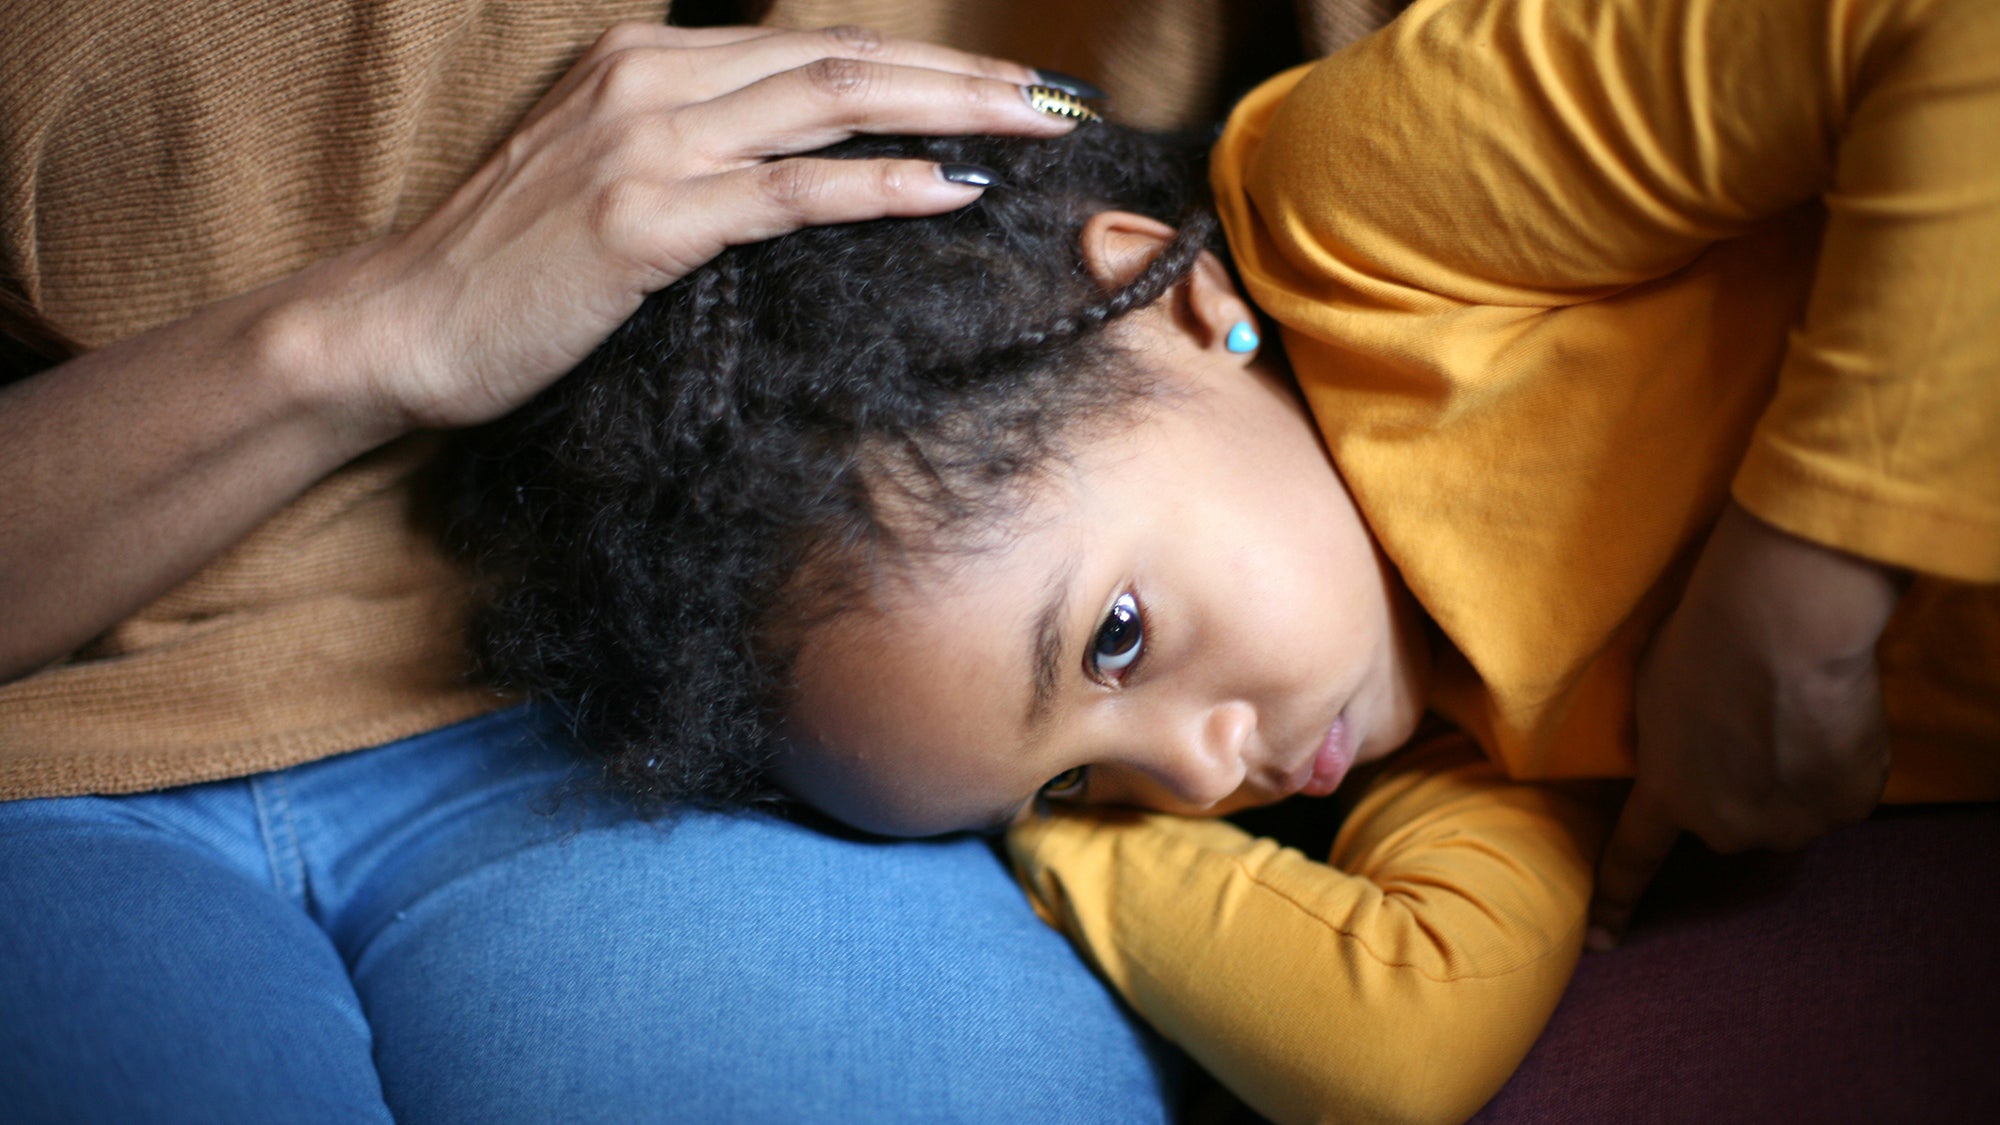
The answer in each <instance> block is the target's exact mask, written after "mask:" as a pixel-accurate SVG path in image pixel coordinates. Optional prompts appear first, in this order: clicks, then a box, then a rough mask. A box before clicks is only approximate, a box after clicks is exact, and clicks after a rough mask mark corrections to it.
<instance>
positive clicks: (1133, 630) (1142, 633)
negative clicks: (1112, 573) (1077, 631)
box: [1086, 594, 1146, 679]
mask: <svg viewBox="0 0 2000 1125" xmlns="http://www.w3.org/2000/svg"><path fill="white" fill-rule="evenodd" d="M1145 647H1146V627H1145V623H1144V622H1143V621H1142V620H1140V617H1139V600H1138V599H1137V598H1135V597H1133V596H1132V595H1130V594H1120V595H1118V600H1117V601H1116V602H1113V603H1112V605H1111V612H1110V613H1107V614H1105V615H1104V624H1102V625H1099V626H1098V627H1097V637H1096V639H1094V640H1092V641H1091V643H1090V654H1089V656H1088V657H1086V660H1087V662H1088V664H1089V666H1090V672H1091V674H1092V675H1093V676H1096V677H1097V678H1098V679H1116V678H1117V677H1118V675H1119V674H1120V673H1122V672H1124V671H1125V670H1126V669H1128V668H1130V667H1132V665H1134V664H1136V663H1138V661H1139V653H1140V652H1142V651H1143V650H1144V649H1145Z"/></svg>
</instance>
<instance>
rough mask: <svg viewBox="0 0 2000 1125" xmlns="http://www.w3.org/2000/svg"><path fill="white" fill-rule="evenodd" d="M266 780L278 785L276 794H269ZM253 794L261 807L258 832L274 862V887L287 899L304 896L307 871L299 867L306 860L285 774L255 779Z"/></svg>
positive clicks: (265, 851)
mask: <svg viewBox="0 0 2000 1125" xmlns="http://www.w3.org/2000/svg"><path fill="white" fill-rule="evenodd" d="M266 780H268V781H269V782H270V784H271V785H272V786H274V787H275V788H276V790H277V792H276V793H275V794H272V795H270V796H267V795H266V791H265V788H264V785H265V782H266ZM250 795H251V798H252V799H253V800H254V801H255V802H256V806H257V835H258V836H259V838H261V839H262V841H263V843H264V859H265V862H267V863H269V864H270V865H271V885H272V888H273V889H275V890H276V891H277V892H278V893H279V894H280V895H283V896H285V897H287V898H290V897H293V896H294V895H295V894H296V895H297V896H298V897H299V898H301V899H302V898H304V897H305V873H304V872H303V871H301V870H299V868H300V865H301V864H302V863H303V859H302V856H301V853H300V851H299V835H298V829H297V828H296V827H295V826H294V825H293V823H292V808H291V804H292V803H291V795H290V794H289V793H288V792H287V791H286V789H285V777H284V775H283V774H282V773H272V774H267V775H265V776H264V777H253V778H251V779H250ZM281 822H282V823H281ZM281 832H282V834H283V838H282V839H281V838H280V833H281ZM288 861H289V862H288Z"/></svg>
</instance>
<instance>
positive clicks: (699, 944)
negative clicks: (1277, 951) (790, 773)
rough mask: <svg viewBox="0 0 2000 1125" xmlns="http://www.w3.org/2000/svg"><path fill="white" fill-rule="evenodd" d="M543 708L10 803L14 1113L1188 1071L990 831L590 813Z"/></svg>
mask: <svg viewBox="0 0 2000 1125" xmlns="http://www.w3.org/2000/svg"><path fill="white" fill-rule="evenodd" d="M572 760H573V759H572V758H571V756H570V755H569V754H568V753H567V752H565V751H564V750H563V749H562V747H561V745H560V738H559V736H557V735H555V734H554V733H553V732H552V731H551V729H550V728H549V727H548V726H547V725H545V724H542V723H539V722H538V721H537V719H536V716H535V714H534V713H533V712H530V711H527V710H515V711H509V712H502V713H500V714H497V715H492V716H487V717H485V718H482V719H478V720H474V721H472V722H470V723H464V724H460V725H458V726H455V727H450V728H446V729H444V730H441V731H436V732H432V733H430V734H427V735H423V736H419V737H417V738H414V739H409V740H405V741H403V742H399V743H392V744H390V745H388V746H384V747H379V748H376V749H373V750H367V751H360V752H357V753H354V754H349V755H343V756H341V757H338V758H333V759H328V760H326V761H323V762H315V763H310V764H308V765H305V766H300V767H295V768H293V769H290V770H284V771H278V772H277V773H273V774H266V775H260V776H259V777H257V778H252V779H245V780H239V781H228V782H218V783H212V784H209V785H199V786H189V787H186V788H184V789H178V790H171V791H168V792H165V793H160V794H148V795H142V796H136V797H124V798H70V799H62V800H51V801H25V802H14V803H11V804H0V965H6V966H8V967H7V969H6V970H5V972H4V973H0V1104H4V1105H7V1106H10V1107H16V1108H18V1109H19V1110H20V1111H21V1112H15V1111H14V1110H13V1109H10V1111H9V1114H8V1119H9V1120H30V1121H32V1120H62V1121H91V1120H101V1121H111V1120H149V1121H248V1120H280V1119H285V1120H341V1121H350V1120H352V1121H366V1120H387V1119H389V1117H390V1113H391V1111H393V1114H394V1118H395V1119H396V1120H400V1121H404V1122H422V1121H463V1120H481V1121H592V1120H604V1121H614V1120H615V1121H631V1120H641V1121H644V1120H673V1121H792V1120H808V1119H810V1120H870V1121H1013V1120H1038V1121H1141V1120H1146V1121H1157V1120H1161V1119H1163V1118H1165V1117H1167V1116H1168V1115H1169V1114H1168V1110H1167V1108H1166V1105H1167V1101H1166V1098H1167V1092H1168V1088H1169V1087H1170V1085H1171V1079H1172V1074H1173V1063H1172V1062H1171V1061H1170V1060H1169V1059H1168V1057H1167V1052H1165V1051H1164V1050H1162V1049H1161V1048H1160V1047H1159V1046H1158V1044H1157V1042H1156V1041H1155V1040H1153V1039H1152V1038H1151V1037H1150V1036H1149V1035H1148V1034H1147V1033H1145V1032H1143V1031H1142V1030H1140V1029H1139V1028H1138V1027H1137V1026H1136V1025H1135V1023H1134V1021H1133V1020H1132V1018H1131V1017H1130V1016H1129V1014H1128V1013H1126V1012H1125V1011H1124V1010H1123V1009H1122V1008H1121V1007H1120V1006H1119V1005H1118V1004H1117V1002H1116V1000H1115V999H1114V998H1113V997H1112V996H1111V995H1110V994H1109V993H1108V992H1107V991H1106V990H1105V989H1104V987H1103V986H1102V985H1101V984H1100V983H1099V982H1098V981H1097V980H1096V979H1095V978H1094V977H1092V976H1091V975H1090V974H1089V972H1088V970H1087V969H1086V968H1085V967H1084V966H1083V965H1082V964H1081V962H1079V961H1078V960H1077V959H1076V957H1075V956H1074V954H1073V953H1071V952H1070V950H1069V948H1068V946H1067V945H1066V944H1065V943H1064V942H1063V941H1062V939H1061V938H1060V936H1059V935H1057V934H1056V933H1054V932H1053V931H1051V930H1049V929H1048V928H1047V927H1045V926H1043V925H1042V924H1041V922H1040V921H1039V920H1037V919H1036V918H1035V917H1034V915H1033V914H1032V912H1030V911H1029V909H1028V907H1027V905H1026V902H1025V900H1024V899H1023V897H1022V895H1021V893H1020V891H1019V890H1018V889H1017V888H1016V887H1015V886H1014V885H1013V882H1012V880H1011V879H1010V878H1009V876H1008V875H1007V872H1006V870H1005V868H1004V866H1003V865H1002V864H1001V863H1000V862H999V861H998V860H997V859H996V858H995V856H994V855H993V853H992V850H991V849H990V847H989V846H988V845H987V844H986V843H985V842H984V841H981V840H977V839H963V838H962V839H953V840H944V841H934V842H919V843H880V842H874V841H866V840H854V839H846V838H841V837H836V836H830V835H826V834H823V833H819V832H815V831H813V830H811V829H808V828H805V827H802V826H799V825H795V824H792V823H789V822H786V821H783V820H780V819H777V818H773V817H769V816H764V815H737V816H732V815H722V814H704V813H688V814H684V815H682V816H680V817H678V818H676V819H674V820H672V821H671V822H667V823H662V824H653V823H646V822H640V821H637V820H635V819H633V818H632V817H631V816H630V815H629V814H627V813H626V812H625V811H624V810H623V809H622V808H621V807H620V806H618V805H617V804H616V803H615V802H612V801H609V800H607V799H605V798H603V797H601V796H600V797H593V798H588V799H586V798H581V797H575V796H570V797H567V798H564V797H561V796H560V795H558V794H557V791H558V790H559V789H561V787H562V782H563V780H564V778H565V777H566V776H567V774H568V772H569V770H570V768H571V766H570V763H571V761H572Z"/></svg>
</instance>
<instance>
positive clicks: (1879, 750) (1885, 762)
mask: <svg viewBox="0 0 2000 1125" xmlns="http://www.w3.org/2000/svg"><path fill="white" fill-rule="evenodd" d="M1901 591H1902V579H1901V578H1900V576H1899V575H1898V574H1897V573H1896V572H1894V571H1892V570H1891V569H1890V568H1887V567H1884V566H1880V565H1878V564H1876V563H1872V562H1869V561H1867V560H1865V559H1861V558H1858V557H1856V556H1853V555H1849V554H1845V553H1843V552H1840V551H1836V550H1832V549H1830V548H1827V547H1822V546H1819V545H1818V544H1815V543H1811V542H1808V541H1806V540H1803V539H1799V538H1797V537H1795V536H1792V535H1789V534H1787V533H1785V532H1782V531H1779V530H1778V529H1776V528H1774V527H1772V526H1770V525H1769V524H1766V523H1764V522H1763V521H1761V520H1759V519H1757V518H1756V517H1754V516H1752V515H1750V514H1749V513H1748V512H1745V511H1744V510H1743V509H1742V508H1740V507H1738V506H1737V505H1736V504H1735V503H1734V502H1733V501H1732V502H1731V503H1730V505H1729V507H1728V509H1727V510H1726V511H1725V512H1724V513H1723V516H1722V519H1721V520H1720V521H1719V522H1718V523H1717V524H1716V528H1715V531H1714V533H1713V534H1712V535H1711V536H1710V538H1709V541H1708V545H1707V547H1706V548H1704V550H1703V551H1702V555H1701V558H1700V560H1699V561H1698V562H1697V564H1696V566H1695V570H1694V574H1693V576H1692V577H1691V578H1690V579H1689V582H1688V588H1687V592H1686V593H1685V595H1683V597H1682V599H1681V603H1680V605H1679V607H1678V608H1677V609H1675V611H1674V613H1673V614H1672V616H1670V617H1669V618H1668V619H1667V621H1666V623H1665V624H1664V625H1663V626H1662V627H1661V629H1660V632H1659V634H1658V635H1657V636H1655V637H1654V639H1653V644H1652V648H1651V650H1650V651H1649V652H1648V653H1647V655H1646V658H1645V660H1644V662H1643V663H1642V664H1641V666H1640V669H1639V683H1638V700H1637V714H1638V728H1639V729H1638V774H1637V778H1636V780H1635V782H1634V784H1633V787H1632V794H1631V797H1630V798H1629V799H1628V800H1627V801H1626V805H1625V810H1624V812H1623V814H1622V815H1621V816H1620V817H1619V820H1618V826H1617V828H1616V830H1615V831H1614V832H1613V833H1612V836H1611V842H1610V844H1609V845H1608V846H1607V847H1606V849H1605V853H1604V857H1603V859H1602V861H1601V862H1600V863H1599V865H1598V873H1597V890H1596V898H1595V901H1593V903H1592V904H1591V916H1590V920H1591V930H1590V936H1589V944H1590V946H1591V948H1593V949H1605V948H1609V947H1610V946H1611V945H1612V944H1613V943H1615V941H1616V940H1617V936H1618V935H1619V934H1621V933H1622V932H1623V931H1624V929H1625V924H1626V922H1627V920H1629V918H1630V917H1631V914H1632V908H1633V906H1634V905H1635V904H1636V903H1637V902H1638V900H1639V896H1640V895H1641V894H1642V893H1643V892H1644V891H1645V889H1646V885H1647V884H1648V883H1649V882H1651V881H1652V878H1653V873H1654V872H1655V871H1656V870H1657V869H1658V868H1659V865H1660V863H1661V861H1662V860H1664V859H1665V858H1666V855H1667V852H1668V850H1669V849H1671V848H1672V847H1673V844H1674V841H1675V839H1676V838H1678V837H1679V835H1680V833H1681V832H1682V831H1683V830H1685V831H1689V832H1693V833H1695V834H1696V835H1698V836H1700V837H1701V838H1702V839H1703V840H1704V841H1706V842H1707V843H1708V845H1709V846H1710V847H1712V848H1714V849H1715V850H1717V851H1720V852H1736V851H1743V850H1747V849H1750V848H1796V847H1799V846H1801V845H1803V844H1805V843H1806V842H1807V841H1809V840H1811V839H1812V838H1813V837H1815V836H1818V835H1820V834H1821V833H1823V832H1826V831H1827V830H1829V829H1831V828H1835V827H1838V826H1839V825H1842V824H1846V823H1849V822H1851V821H1856V820H1859V819H1861V818H1862V817H1865V816H1867V815H1868V813H1869V812H1870V811H1871V810H1873V809H1874V807H1875V804H1876V802H1877V801H1878V800H1880V798H1881V794H1882V786H1883V784H1884V782H1885V780H1886V779H1887V777H1888V772H1889V749H1888V743H1887V739H1886V737H1885V733H1884V727H1883V716H1882V697H1881V684H1880V681H1879V677H1878V675H1877V672H1876V667H1875V642H1876V641H1877V640H1878V639H1879V638H1880V637H1881V635H1882V630H1883V628H1884V627H1885V626H1886V625H1887V624H1888V620H1889V615H1890V613H1891V612H1892V611H1893V610H1894V609H1895V606H1896V601H1897V599H1898V597H1899V596H1900V595H1901Z"/></svg>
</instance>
